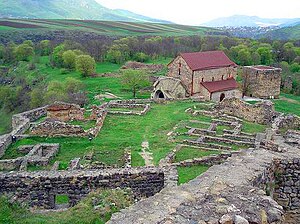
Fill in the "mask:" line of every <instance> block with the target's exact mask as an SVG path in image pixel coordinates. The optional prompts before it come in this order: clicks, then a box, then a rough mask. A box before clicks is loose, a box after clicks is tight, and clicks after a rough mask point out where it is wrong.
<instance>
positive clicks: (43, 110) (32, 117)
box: [12, 106, 48, 129]
mask: <svg viewBox="0 0 300 224" xmlns="http://www.w3.org/2000/svg"><path fill="white" fill-rule="evenodd" d="M47 108H48V106H45V107H40V108H36V109H33V110H29V111H26V112H23V113H20V114H15V115H13V116H12V128H13V129H17V128H18V127H19V126H20V125H22V124H23V123H24V120H25V119H29V122H33V121H36V120H37V119H39V118H40V117H42V116H45V115H46V114H47Z"/></svg>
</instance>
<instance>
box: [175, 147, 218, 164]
mask: <svg viewBox="0 0 300 224" xmlns="http://www.w3.org/2000/svg"><path fill="white" fill-rule="evenodd" d="M217 154H220V151H204V150H201V149H196V148H192V147H183V148H182V149H181V150H180V151H179V152H177V153H176V157H175V161H176V162H180V161H184V160H187V159H194V158H201V157H204V156H210V155H217Z"/></svg>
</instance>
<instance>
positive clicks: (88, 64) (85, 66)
mask: <svg viewBox="0 0 300 224" xmlns="http://www.w3.org/2000/svg"><path fill="white" fill-rule="evenodd" d="M75 64H76V70H77V71H78V72H80V73H81V74H82V76H83V77H87V76H89V75H91V74H92V73H93V72H95V69H96V62H95V59H94V58H92V57H91V56H89V55H79V56H77V58H76V62H75Z"/></svg>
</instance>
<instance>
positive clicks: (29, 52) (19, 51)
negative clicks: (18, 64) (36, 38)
mask: <svg viewBox="0 0 300 224" xmlns="http://www.w3.org/2000/svg"><path fill="white" fill-rule="evenodd" d="M14 54H15V55H16V58H17V60H19V61H29V58H30V57H31V56H33V55H34V51H33V47H32V46H30V45H28V44H26V43H25V44H21V45H19V46H17V47H16V48H15V51H14Z"/></svg>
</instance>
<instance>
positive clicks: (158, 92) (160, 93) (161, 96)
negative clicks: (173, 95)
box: [155, 90, 165, 99]
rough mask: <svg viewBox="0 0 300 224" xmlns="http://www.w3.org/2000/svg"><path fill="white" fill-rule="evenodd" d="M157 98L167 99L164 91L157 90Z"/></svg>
mask: <svg viewBox="0 0 300 224" xmlns="http://www.w3.org/2000/svg"><path fill="white" fill-rule="evenodd" d="M155 98H157V99H165V95H164V93H163V92H162V91H160V90H157V91H156V93H155Z"/></svg>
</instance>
